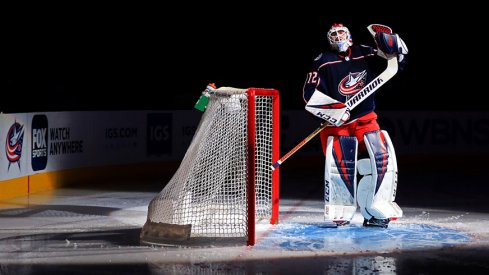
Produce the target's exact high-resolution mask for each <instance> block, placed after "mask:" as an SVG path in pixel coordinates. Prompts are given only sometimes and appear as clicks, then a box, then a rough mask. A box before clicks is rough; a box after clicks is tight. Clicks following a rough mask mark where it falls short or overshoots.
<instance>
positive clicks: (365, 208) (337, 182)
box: [324, 131, 402, 227]
mask: <svg viewBox="0 0 489 275" xmlns="http://www.w3.org/2000/svg"><path fill="white" fill-rule="evenodd" d="M364 142H365V145H366V148H367V151H368V155H369V158H366V159H361V160H359V161H357V150H358V142H357V139H356V137H345V136H330V137H329V138H328V142H327V146H326V161H325V165H326V167H325V180H324V182H325V197H324V198H325V220H327V221H333V222H335V223H336V224H338V225H345V224H348V223H350V221H351V219H352V218H353V215H354V214H355V211H356V209H357V205H358V207H359V208H360V212H361V214H362V216H363V217H364V219H365V220H364V225H365V226H379V227H387V225H388V223H389V222H390V220H394V219H397V218H399V217H402V210H401V208H400V207H399V206H398V205H397V203H396V202H394V200H395V197H396V188H397V161H396V156H395V152H394V147H393V146H392V142H391V140H390V138H389V135H388V134H387V132H386V131H373V132H368V133H366V134H365V136H364ZM357 175H359V176H360V177H361V179H360V181H359V182H358V187H357Z"/></svg>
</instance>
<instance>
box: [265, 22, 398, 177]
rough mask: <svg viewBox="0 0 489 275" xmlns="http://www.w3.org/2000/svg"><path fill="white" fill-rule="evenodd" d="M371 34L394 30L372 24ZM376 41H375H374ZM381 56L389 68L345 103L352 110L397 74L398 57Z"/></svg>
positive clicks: (298, 147) (393, 55)
mask: <svg viewBox="0 0 489 275" xmlns="http://www.w3.org/2000/svg"><path fill="white" fill-rule="evenodd" d="M367 29H368V30H369V32H370V34H371V35H372V36H373V37H375V33H377V32H386V33H392V29H391V28H389V27H387V26H385V25H381V24H371V25H369V26H368V27H367ZM374 40H375V39H374ZM378 51H379V52H380V53H379V56H382V57H384V58H386V59H387V68H386V69H385V70H384V71H383V72H382V73H381V74H380V75H378V76H377V77H376V78H374V79H373V80H372V81H370V83H368V84H367V85H366V86H365V87H363V89H361V90H360V91H359V92H358V93H356V94H355V95H354V96H352V97H351V98H350V99H348V101H346V102H345V105H346V106H348V108H349V109H350V110H352V109H353V108H355V107H357V106H358V104H360V103H362V102H363V101H364V100H365V99H366V98H367V97H369V96H370V95H372V94H373V93H374V92H375V91H377V90H378V89H379V88H380V87H381V86H382V85H384V84H385V83H386V82H387V81H388V80H389V79H391V78H392V77H393V76H394V75H395V74H396V73H397V67H398V64H397V55H395V54H392V55H387V54H385V53H383V52H382V51H380V49H378ZM330 125H331V124H329V123H328V122H324V123H323V124H321V126H319V128H317V129H316V130H314V132H312V133H311V134H310V135H308V136H307V137H306V138H305V139H303V140H302V141H301V142H299V144H297V145H296V146H295V147H294V148H292V150H290V151H289V152H288V153H287V154H285V155H284V156H283V157H282V158H281V159H279V160H278V161H277V162H275V163H274V164H272V165H271V167H272V171H273V170H275V169H276V168H277V167H279V166H280V165H281V164H282V163H283V162H284V161H285V160H287V159H288V158H289V157H290V156H292V155H293V154H294V153H295V152H297V151H298V150H299V149H300V148H302V146H304V145H305V144H306V143H308V142H309V141H310V140H311V139H312V138H313V137H315V136H316V135H317V134H318V133H319V132H321V131H322V130H323V129H324V128H326V127H328V126H330Z"/></svg>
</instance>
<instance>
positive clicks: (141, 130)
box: [0, 110, 489, 181]
mask: <svg viewBox="0 0 489 275" xmlns="http://www.w3.org/2000/svg"><path fill="white" fill-rule="evenodd" d="M201 115H202V113H201V112H199V111H197V110H188V111H178V110H169V111H99V112H93V111H83V112H47V113H17V114H0V142H1V143H2V144H1V147H0V148H1V149H0V181H1V180H7V179H12V178H17V177H23V176H28V175H32V174H36V173H42V172H51V171H59V170H64V169H71V168H80V167H92V166H106V165H118V164H130V163H144V162H152V161H179V160H181V159H182V158H183V156H184V154H185V152H186V150H187V147H188V145H189V144H190V142H191V140H192V137H193V135H194V133H195V130H196V128H197V126H198V123H199V120H200V117H201ZM379 123H380V125H381V127H382V128H383V129H385V130H387V131H388V132H389V134H390V136H391V138H392V140H393V143H394V146H395V149H396V152H397V154H399V155H414V154H486V153H488V152H489V112H448V111H447V112H440V111H437V112H431V111H400V112H398V111H383V112H379ZM318 125H319V121H318V120H316V119H314V118H313V117H312V116H310V115H309V114H308V113H307V112H306V111H302V110H283V111H282V114H281V134H280V143H281V151H282V154H284V153H286V152H288V150H290V149H291V148H293V147H294V146H295V145H296V144H297V143H299V142H300V141H301V140H302V139H303V138H304V137H306V136H307V135H308V134H309V133H311V132H312V131H313V130H314V129H316V127H317V126H318ZM9 150H10V151H11V152H10V153H9ZM319 153H320V151H319V148H318V147H317V143H314V142H310V144H308V145H306V146H305V147H303V148H302V149H301V150H299V151H298V152H297V153H296V154H297V155H298V156H308V155H317V154H319Z"/></svg>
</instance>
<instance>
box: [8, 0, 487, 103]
mask: <svg viewBox="0 0 489 275" xmlns="http://www.w3.org/2000/svg"><path fill="white" fill-rule="evenodd" d="M172 5H174V7H169V6H165V5H164V4H161V5H159V6H137V7H135V6H121V5H114V6H95V7H88V6H80V7H42V9H41V8H40V9H37V8H35V7H30V8H29V9H27V8H25V7H23V8H15V9H12V10H6V14H7V17H6V20H5V28H4V31H5V32H4V36H3V39H2V41H3V43H2V44H3V47H4V51H3V52H4V55H3V59H4V60H3V62H2V63H3V64H2V66H3V67H4V78H3V77H2V78H3V80H2V87H1V89H2V94H3V99H2V100H1V101H0V102H1V103H0V111H3V112H32V111H68V110H138V109H192V107H193V105H194V103H195V102H196V100H197V99H198V97H199V95H200V92H201V91H202V90H203V89H204V88H205V86H206V85H207V83H209V82H215V83H216V84H217V86H232V87H238V88H246V87H261V88H275V89H278V90H280V92H281V102H282V108H283V109H301V108H303V100H302V85H303V83H304V80H305V76H306V73H307V72H308V70H309V66H310V65H311V64H312V61H313V59H314V58H315V57H316V56H317V55H318V54H319V53H320V52H321V51H322V50H324V49H325V48H326V47H327V43H326V32H327V30H328V27H329V26H330V25H331V23H335V22H343V23H344V24H346V25H347V26H348V27H349V28H350V31H351V32H352V36H353V41H354V43H357V44H367V45H373V39H372V38H371V37H370V35H369V34H368V31H367V29H366V26H367V25H369V24H371V23H380V24H385V25H388V26H391V27H392V28H393V30H394V32H396V33H399V34H400V35H401V37H402V38H403V40H404V41H405V42H406V44H407V46H408V48H409V51H410V52H409V55H408V58H409V59H408V63H407V67H406V70H405V71H404V72H402V73H399V74H398V75H396V77H394V78H393V79H392V80H391V81H390V82H389V83H387V84H386V85H385V86H384V87H383V88H382V91H381V92H382V96H378V97H377V102H378V104H377V105H378V109H379V110H487V107H486V104H484V101H483V100H480V99H479V97H481V96H482V95H484V93H485V91H486V85H485V84H484V82H485V75H486V72H485V71H486V70H485V69H486V68H485V67H486V64H487V59H488V58H487V55H486V54H484V53H485V50H483V48H484V46H483V45H482V40H483V38H484V36H485V32H484V30H483V26H484V23H483V14H482V12H483V10H482V9H480V8H477V7H474V6H471V5H469V4H468V3H465V5H464V6H459V5H458V6H447V5H445V6H444V7H443V9H440V8H439V7H433V8H427V7H423V6H414V5H411V6H409V7H407V6H405V5H399V6H392V5H390V6H383V5H381V4H380V3H376V4H375V3H370V4H368V3H364V5H362V6H359V5H357V4H351V5H350V6H346V5H337V6H334V5H332V4H326V3H325V4H322V5H317V4H310V3H307V2H304V3H301V5H300V6H292V5H284V4H281V5H277V6H273V5H271V4H268V6H264V5H263V4H262V5H257V4H256V5H255V4H242V3H241V4H240V2H233V3H229V4H224V5H223V4H221V5H215V6H212V5H211V4H210V3H206V6H205V7H199V6H195V5H192V4H190V3H185V4H178V3H172ZM442 10H443V11H442Z"/></svg>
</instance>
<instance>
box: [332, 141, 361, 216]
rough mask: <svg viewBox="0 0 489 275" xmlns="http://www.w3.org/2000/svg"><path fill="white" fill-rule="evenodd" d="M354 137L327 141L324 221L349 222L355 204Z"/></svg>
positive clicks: (355, 145)
mask: <svg viewBox="0 0 489 275" xmlns="http://www.w3.org/2000/svg"><path fill="white" fill-rule="evenodd" d="M357 148H358V141H357V139H356V137H329V138H328V143H327V146H326V161H325V169H324V170H325V173H324V218H325V220H327V221H333V222H336V223H340V224H341V223H344V222H350V221H351V219H352V218H353V215H354V214H355V211H356V210H357V203H356V189H357V183H356V180H357V178H356V159H357Z"/></svg>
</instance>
